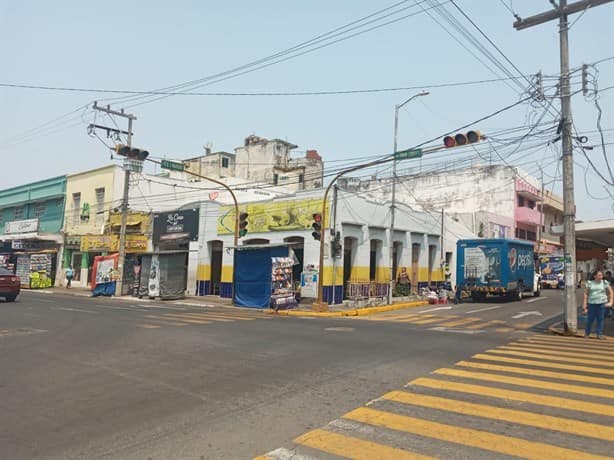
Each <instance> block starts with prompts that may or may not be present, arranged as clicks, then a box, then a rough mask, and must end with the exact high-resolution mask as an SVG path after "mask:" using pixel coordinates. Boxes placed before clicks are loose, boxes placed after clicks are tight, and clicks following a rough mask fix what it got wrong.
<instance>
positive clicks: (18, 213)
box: [15, 206, 24, 220]
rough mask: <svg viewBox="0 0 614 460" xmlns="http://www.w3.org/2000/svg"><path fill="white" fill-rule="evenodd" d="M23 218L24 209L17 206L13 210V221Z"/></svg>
mask: <svg viewBox="0 0 614 460" xmlns="http://www.w3.org/2000/svg"><path fill="white" fill-rule="evenodd" d="M23 217H24V209H23V206H19V207H17V208H15V220H22V219H23Z"/></svg>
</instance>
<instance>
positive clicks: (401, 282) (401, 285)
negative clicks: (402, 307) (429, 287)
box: [397, 267, 411, 296]
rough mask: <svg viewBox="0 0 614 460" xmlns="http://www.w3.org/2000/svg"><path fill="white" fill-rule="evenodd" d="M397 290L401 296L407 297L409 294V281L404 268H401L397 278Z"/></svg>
mask: <svg viewBox="0 0 614 460" xmlns="http://www.w3.org/2000/svg"><path fill="white" fill-rule="evenodd" d="M397 290H398V292H399V294H401V295H402V296H406V295H409V293H410V292H411V280H410V279H409V273H407V268H406V267H403V268H401V273H399V276H397Z"/></svg>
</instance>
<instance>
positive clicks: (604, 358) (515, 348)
mask: <svg viewBox="0 0 614 460" xmlns="http://www.w3.org/2000/svg"><path fill="white" fill-rule="evenodd" d="M497 350H513V351H523V352H525V351H526V352H530V353H539V354H540V355H545V356H549V355H555V356H570V357H574V358H583V357H584V358H586V357H587V356H588V357H592V358H597V356H595V355H592V356H591V355H587V353H586V351H585V352H584V353H575V352H573V351H568V350H567V348H562V349H559V350H542V349H539V348H535V347H524V346H520V345H514V344H510V345H505V346H500V347H497ZM598 358H599V359H600V360H602V361H606V362H607V361H614V355H611V356H599V357H598Z"/></svg>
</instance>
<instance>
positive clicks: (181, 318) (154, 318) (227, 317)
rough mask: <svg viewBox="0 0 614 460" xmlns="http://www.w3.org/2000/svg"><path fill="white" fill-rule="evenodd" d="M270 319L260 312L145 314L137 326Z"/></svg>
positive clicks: (157, 327)
mask: <svg viewBox="0 0 614 460" xmlns="http://www.w3.org/2000/svg"><path fill="white" fill-rule="evenodd" d="M270 318H271V316H270V315H266V314H264V313H262V312H260V311H254V312H251V311H230V310H229V311H219V310H215V311H199V312H194V311H174V312H173V313H155V314H154V313H148V314H145V315H143V317H142V319H140V320H139V322H138V324H137V326H138V327H140V328H143V329H159V328H161V327H180V326H190V325H206V324H214V323H233V322H241V321H254V320H257V319H270Z"/></svg>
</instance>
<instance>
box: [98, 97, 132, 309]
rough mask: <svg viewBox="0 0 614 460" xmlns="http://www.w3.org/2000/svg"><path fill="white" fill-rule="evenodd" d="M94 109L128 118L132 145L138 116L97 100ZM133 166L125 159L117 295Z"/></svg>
mask: <svg viewBox="0 0 614 460" xmlns="http://www.w3.org/2000/svg"><path fill="white" fill-rule="evenodd" d="M93 109H94V110H99V111H101V112H104V113H107V114H110V115H116V116H118V117H122V118H127V119H128V133H127V139H126V144H127V146H128V147H132V121H133V120H136V116H134V115H132V114H130V113H125V112H124V109H121V111H119V112H118V111H116V110H111V107H110V106H108V105H107V106H106V107H99V106H98V104H97V102H94V107H93ZM131 167H132V163H131V160H129V159H128V158H126V159H125V160H124V191H123V196H122V206H121V213H122V214H121V221H120V222H121V223H120V230H119V260H118V262H117V271H118V273H119V278H118V279H117V282H116V285H115V295H116V296H118V297H119V296H121V295H122V288H123V284H124V283H123V282H124V262H125V260H126V223H127V221H128V196H129V192H130V168H131Z"/></svg>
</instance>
